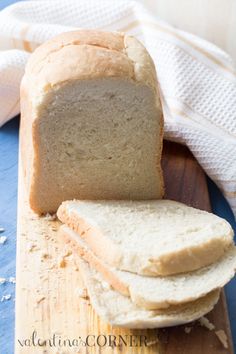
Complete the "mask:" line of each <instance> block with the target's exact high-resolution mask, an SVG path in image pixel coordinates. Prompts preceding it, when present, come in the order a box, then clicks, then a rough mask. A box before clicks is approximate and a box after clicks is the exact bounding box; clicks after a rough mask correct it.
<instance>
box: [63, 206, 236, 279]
mask: <svg viewBox="0 0 236 354" xmlns="http://www.w3.org/2000/svg"><path fill="white" fill-rule="evenodd" d="M57 215H58V218H59V219H60V220H61V221H62V222H63V223H65V224H66V225H68V226H69V227H70V228H71V229H73V230H74V231H76V232H78V233H79V235H80V236H81V237H82V238H83V239H84V240H85V241H86V243H87V245H88V246H89V247H90V249H91V250H92V251H93V252H94V253H95V254H96V255H97V256H98V257H99V258H100V259H103V260H104V262H106V263H107V264H109V265H111V266H113V267H115V268H117V269H120V270H126V271H130V272H134V273H138V274H143V275H150V276H155V275H170V274H176V273H181V272H187V271H192V270H195V269H198V268H201V267H203V266H206V265H209V264H211V263H213V262H215V261H217V260H218V259H219V258H220V257H221V256H222V255H223V254H224V253H225V251H226V250H227V249H228V247H229V246H230V245H231V244H232V238H233V231H232V228H231V226H230V224H229V223H228V222H227V221H225V220H224V219H222V218H220V217H218V216H215V215H213V214H210V213H207V212H205V211H202V210H197V209H194V208H191V207H188V206H186V205H184V204H181V203H178V202H174V201H171V200H153V201H151V200H149V201H76V200H74V201H67V202H64V203H62V205H61V206H60V207H59V209H58V212H57Z"/></svg>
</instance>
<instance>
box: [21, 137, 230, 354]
mask: <svg viewBox="0 0 236 354" xmlns="http://www.w3.org/2000/svg"><path fill="white" fill-rule="evenodd" d="M163 170H164V176H165V185H166V198H169V199H174V200H177V201H181V202H184V203H186V204H188V205H191V206H194V207H197V208H200V209H205V210H210V203H209V196H208V190H207V185H206V179H205V175H204V173H203V171H202V169H201V167H200V166H199V165H198V163H197V162H196V160H195V159H194V158H193V156H192V155H191V154H190V152H189V151H188V150H187V149H186V148H185V147H183V146H180V145H177V144H175V143H165V145H164V154H163ZM18 186H19V196H18V235H17V287H16V330H15V348H16V349H15V353H16V354H28V353H30V354H32V353H33V354H37V353H44V354H53V353H57V354H59V353H60V354H62V353H63V354H64V353H65V354H67V353H68V354H70V353H89V354H90V353H91V354H92V353H102V354H103V353H117V354H118V353H129V354H132V353H135V354H137V353H142V354H151V353H161V354H189V353H191V354H219V353H220V354H233V348H232V340H231V333H230V327H229V320H228V314H227V306H226V302H225V296H224V293H223V292H222V294H221V297H220V300H219V302H218V304H217V306H216V307H215V309H214V310H213V311H212V312H211V313H210V314H208V315H207V318H208V319H209V320H210V321H211V322H212V323H213V324H214V325H215V327H216V329H217V330H219V329H222V330H224V331H225V333H226V335H227V338H228V349H225V348H224V347H223V345H222V344H221V343H220V341H219V339H218V338H217V336H216V335H215V332H214V330H213V331H209V330H208V329H207V328H205V327H202V326H200V324H199V322H195V323H192V324H188V325H186V326H184V325H183V326H178V327H173V328H169V329H163V330H123V329H119V328H112V327H111V326H109V325H108V324H106V323H104V322H103V321H102V320H101V319H100V318H98V317H97V315H96V314H95V313H94V311H93V309H92V307H91V305H90V303H89V300H88V299H86V298H83V297H82V296H83V293H84V291H83V288H84V286H83V284H82V282H81V278H80V273H79V269H78V268H77V266H76V263H75V261H74V260H73V257H72V255H71V252H70V250H69V249H68V248H67V247H68V246H65V245H64V243H63V241H62V240H61V239H60V237H59V235H58V233H57V229H58V226H59V222H58V221H57V220H47V219H46V218H43V217H38V216H36V215H35V214H34V213H33V212H32V211H31V210H30V209H29V206H28V202H27V198H26V193H25V191H24V186H23V181H22V176H21V166H19V185H18ZM186 327H187V328H190V329H191V331H190V333H188V334H187V333H186ZM33 333H34V336H35V340H34V343H33V340H32V335H33ZM88 334H89V335H91V336H90V337H89V340H88V342H89V344H90V345H92V344H93V343H92V341H93V339H94V337H92V336H99V335H100V337H99V340H100V345H101V346H100V347H99V346H98V345H96V346H90V347H85V346H84V345H82V342H81V338H82V340H83V341H84V340H85V339H86V335H88ZM102 335H107V345H106V346H102V345H103V343H104V341H105V339H104V337H103V336H102ZM109 335H115V336H117V344H118V339H119V338H120V337H118V336H119V335H121V336H122V338H123V340H124V341H123V343H121V344H120V345H119V346H117V347H114V346H113V347H109V346H108V344H109ZM131 335H133V337H131ZM140 335H142V336H146V339H147V340H146V342H147V343H148V346H145V345H144V344H143V343H142V344H143V345H141V346H140V345H139V343H137V342H138V340H140ZM53 338H54V342H53ZM110 338H111V337H110ZM143 338H144V337H143ZM38 339H40V340H41V342H40V344H43V343H42V341H43V340H46V341H47V342H46V345H45V346H42V347H39V346H38V345H37V344H38V343H37V340H38ZM49 339H51V342H49ZM66 339H67V341H66V342H63V340H66ZM68 339H69V340H70V343H69V341H68ZM73 339H74V341H72V340H73ZM131 339H132V340H133V346H132V347H131V346H130V345H129V343H130V340H131ZM60 340H61V341H60ZM76 340H77V341H76ZM120 341H121V342H122V340H121V339H120ZM124 342H126V343H127V345H125V343H124ZM77 344H79V346H80V349H79V348H78V347H77V348H76V347H75V346H76V345H77ZM50 345H51V346H50ZM70 345H71V346H70ZM135 345H137V346H135Z"/></svg>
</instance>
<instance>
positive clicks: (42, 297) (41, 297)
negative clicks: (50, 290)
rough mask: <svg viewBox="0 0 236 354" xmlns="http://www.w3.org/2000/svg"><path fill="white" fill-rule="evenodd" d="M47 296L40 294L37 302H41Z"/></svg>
mask: <svg viewBox="0 0 236 354" xmlns="http://www.w3.org/2000/svg"><path fill="white" fill-rule="evenodd" d="M45 299H46V298H45V296H40V297H39V298H38V299H37V300H36V302H37V304H40V303H41V302H42V301H43V300H45Z"/></svg>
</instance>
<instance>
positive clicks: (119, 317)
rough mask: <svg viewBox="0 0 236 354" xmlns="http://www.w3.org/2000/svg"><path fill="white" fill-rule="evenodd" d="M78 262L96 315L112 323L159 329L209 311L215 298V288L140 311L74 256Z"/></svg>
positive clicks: (194, 318)
mask: <svg viewBox="0 0 236 354" xmlns="http://www.w3.org/2000/svg"><path fill="white" fill-rule="evenodd" d="M78 264H79V268H80V272H81V274H82V277H83V280H84V283H85V286H86V287H87V290H88V294H89V297H90V301H91V303H92V306H93V307H94V309H95V310H96V312H97V313H98V315H99V316H101V317H102V318H103V319H104V320H105V321H106V322H109V323H110V324H111V325H113V326H117V327H127V328H161V327H169V326H175V325H180V324H183V323H188V322H191V321H194V320H196V319H198V318H200V317H202V316H203V315H205V314H206V313H207V312H209V311H211V310H212V309H213V307H214V305H215V304H216V303H217V301H218V299H219V293H220V291H219V290H215V291H213V292H211V293H210V294H208V295H206V296H204V297H202V298H200V299H198V300H196V301H193V302H190V303H186V304H184V305H176V306H170V307H169V308H168V309H163V310H155V311H150V310H143V309H141V308H139V307H137V306H136V305H135V304H134V303H133V302H132V301H131V299H130V298H129V297H126V296H123V295H121V294H120V293H118V292H117V291H115V290H113V289H111V287H109V284H108V283H106V282H104V281H103V279H102V277H101V275H100V274H99V273H98V272H97V271H96V270H94V269H92V268H91V267H89V265H88V263H87V262H85V261H83V260H82V259H81V258H80V257H78Z"/></svg>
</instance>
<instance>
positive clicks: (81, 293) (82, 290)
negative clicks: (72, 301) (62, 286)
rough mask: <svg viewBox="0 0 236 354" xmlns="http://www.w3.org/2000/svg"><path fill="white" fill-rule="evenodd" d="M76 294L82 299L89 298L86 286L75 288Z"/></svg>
mask: <svg viewBox="0 0 236 354" xmlns="http://www.w3.org/2000/svg"><path fill="white" fill-rule="evenodd" d="M76 295H77V296H79V297H81V298H82V299H86V300H88V299H89V296H88V292H87V289H86V288H76Z"/></svg>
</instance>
